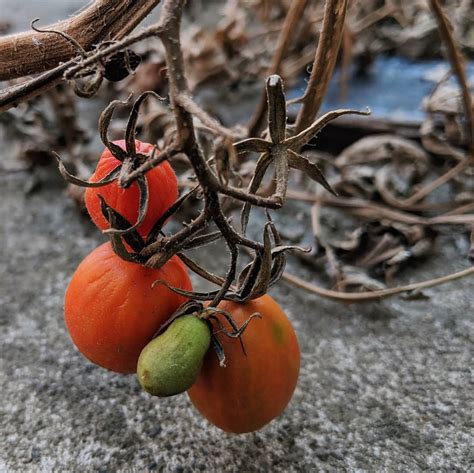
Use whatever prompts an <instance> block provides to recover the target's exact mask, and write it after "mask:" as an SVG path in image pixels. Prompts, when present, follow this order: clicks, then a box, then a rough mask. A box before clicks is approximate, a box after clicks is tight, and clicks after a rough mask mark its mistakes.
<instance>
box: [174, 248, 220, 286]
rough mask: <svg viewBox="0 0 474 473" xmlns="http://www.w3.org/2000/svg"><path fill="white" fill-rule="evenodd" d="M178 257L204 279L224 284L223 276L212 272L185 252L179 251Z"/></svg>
mask: <svg viewBox="0 0 474 473" xmlns="http://www.w3.org/2000/svg"><path fill="white" fill-rule="evenodd" d="M178 257H179V259H180V260H181V261H182V262H183V263H184V264H185V265H186V266H187V267H188V268H189V269H190V270H191V271H193V272H194V273H196V274H197V275H198V276H200V277H202V278H203V279H206V280H207V281H209V282H212V283H214V284H216V285H217V286H221V285H222V284H224V281H225V280H224V278H223V277H222V276H217V275H216V274H213V273H210V272H209V271H207V270H206V269H205V268H203V267H202V266H201V265H200V264H198V263H196V262H195V261H194V260H192V259H191V258H190V257H189V256H187V255H185V254H184V253H178Z"/></svg>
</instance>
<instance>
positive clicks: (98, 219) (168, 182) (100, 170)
mask: <svg viewBox="0 0 474 473" xmlns="http://www.w3.org/2000/svg"><path fill="white" fill-rule="evenodd" d="M114 143H115V144H116V145H118V146H120V147H121V148H122V149H125V141H124V140H120V141H115V142H114ZM135 143H136V149H137V152H139V153H142V154H151V152H152V151H153V145H151V144H149V143H142V142H141V141H138V140H135ZM120 164H121V163H120V161H119V160H118V159H117V158H116V157H115V156H113V155H112V153H111V152H110V150H108V149H105V151H104V152H103V153H102V155H101V157H100V159H99V162H98V164H97V167H96V170H95V172H94V174H93V175H92V176H91V178H90V181H91V182H97V181H100V180H101V179H103V178H104V177H105V176H107V175H108V174H110V172H112V171H113V170H114V169H115V168H117V167H118V166H119V165H120ZM145 178H146V179H147V181H148V189H149V201H148V209H147V212H146V215H145V219H144V221H143V223H142V224H141V225H140V226H139V227H138V232H139V233H140V234H141V235H142V236H143V237H146V235H147V234H148V233H149V231H150V230H151V228H152V226H153V225H154V223H155V222H156V221H157V220H158V219H159V218H160V217H161V216H162V215H163V214H164V213H165V211H166V210H167V209H168V208H169V207H170V206H171V205H172V204H173V203H174V202H175V201H176V198H177V197H178V181H177V179H176V174H175V173H174V171H173V169H172V167H171V166H170V164H169V163H168V162H167V161H165V162H163V163H161V164H160V165H159V166H157V167H155V168H153V169H151V170H150V171H148V172H147V173H146V174H145ZM99 195H101V196H102V197H103V198H104V199H105V201H106V202H107V204H108V205H109V206H111V207H112V208H113V209H115V210H116V211H117V212H119V213H120V214H121V215H122V216H124V217H125V218H126V219H127V220H128V221H129V222H130V223H131V224H134V223H135V222H136V221H137V220H138V212H139V202H140V191H139V188H138V184H137V183H136V182H134V183H133V184H132V185H131V186H130V187H127V188H126V189H124V188H122V187H120V186H119V184H118V182H117V181H114V182H112V183H110V184H107V185H105V186H103V187H98V188H94V187H88V188H87V189H86V192H85V202H86V208H87V211H88V212H89V215H90V217H91V219H92V220H93V222H94V223H95V224H96V225H97V227H99V228H100V229H101V230H105V229H107V228H109V223H108V222H107V220H106V218H105V217H104V215H103V214H102V211H101V208H100V200H99V197H98V196H99Z"/></svg>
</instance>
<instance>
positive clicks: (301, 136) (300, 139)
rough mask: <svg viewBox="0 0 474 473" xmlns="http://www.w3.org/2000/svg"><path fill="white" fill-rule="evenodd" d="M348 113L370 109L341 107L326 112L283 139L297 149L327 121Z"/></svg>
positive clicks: (353, 113)
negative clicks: (307, 125) (305, 126)
mask: <svg viewBox="0 0 474 473" xmlns="http://www.w3.org/2000/svg"><path fill="white" fill-rule="evenodd" d="M348 114H351V115H370V109H368V108H367V110H352V109H346V108H343V109H339V110H333V111H331V112H327V113H325V114H324V115H322V116H321V117H319V118H318V119H317V120H316V121H314V122H313V123H312V124H311V125H310V126H309V127H308V128H305V129H304V130H303V131H301V132H300V133H298V134H297V135H295V136H292V137H291V138H287V139H286V140H285V144H286V145H287V146H288V147H289V148H291V149H293V150H299V149H300V148H301V147H302V146H304V145H305V144H306V143H308V142H309V141H310V140H311V139H312V138H314V137H315V136H316V135H317V134H318V133H319V132H320V131H321V130H322V129H323V128H324V127H325V126H326V125H327V124H328V123H329V122H331V121H332V120H334V119H336V118H338V117H340V116H342V115H348Z"/></svg>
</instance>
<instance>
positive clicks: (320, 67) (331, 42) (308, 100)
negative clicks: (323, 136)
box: [296, 0, 348, 133]
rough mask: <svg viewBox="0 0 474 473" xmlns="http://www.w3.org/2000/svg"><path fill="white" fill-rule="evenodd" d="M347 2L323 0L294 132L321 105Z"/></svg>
mask: <svg viewBox="0 0 474 473" xmlns="http://www.w3.org/2000/svg"><path fill="white" fill-rule="evenodd" d="M347 4H348V0H326V4H325V9H324V20H323V28H322V30H321V34H320V36H319V42H318V47H317V50H316V55H315V58H314V62H313V68H312V70H311V76H310V78H309V82H308V86H307V87H306V91H305V93H304V95H303V97H302V99H301V104H302V105H301V109H300V111H299V112H298V116H297V118H296V133H299V132H300V131H302V130H303V129H304V128H306V127H308V125H310V123H311V122H312V121H313V120H314V118H315V117H316V114H317V113H318V110H319V108H320V107H321V104H322V101H323V98H324V95H325V94H326V90H327V88H328V85H329V80H330V79H331V77H332V73H333V70H334V66H335V64H336V59H337V53H338V51H339V47H340V45H341V40H342V33H343V31H344V20H345V17H346V11H347Z"/></svg>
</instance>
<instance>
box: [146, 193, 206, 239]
mask: <svg viewBox="0 0 474 473" xmlns="http://www.w3.org/2000/svg"><path fill="white" fill-rule="evenodd" d="M199 187H200V186H199V184H198V185H197V186H195V187H193V188H192V189H191V190H190V191H189V192H186V193H185V194H183V195H182V196H180V197H179V198H178V199H177V200H176V201H175V203H174V204H173V205H172V206H171V207H169V208H168V209H167V210H166V212H165V213H164V214H163V215H162V216H161V217H160V218H159V219H158V220H157V221H156V223H155V224H154V225H153V227H152V229H151V230H150V233H149V234H148V237H147V239H146V244H147V245H149V244H150V243H152V242H153V241H154V240H155V239H156V237H157V236H158V235H159V233H160V232H161V230H162V228H163V227H164V226H165V224H166V222H167V221H168V219H169V218H171V217H172V216H173V215H174V214H175V213H176V212H178V210H179V209H180V208H181V207H182V206H183V204H184V203H185V202H186V201H187V200H188V199H189V198H190V197H191V196H193V195H194V194H196V192H197V191H198V190H199Z"/></svg>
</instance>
